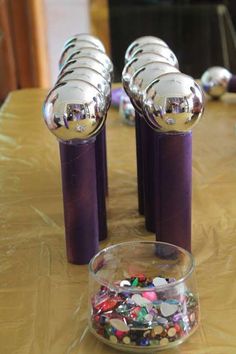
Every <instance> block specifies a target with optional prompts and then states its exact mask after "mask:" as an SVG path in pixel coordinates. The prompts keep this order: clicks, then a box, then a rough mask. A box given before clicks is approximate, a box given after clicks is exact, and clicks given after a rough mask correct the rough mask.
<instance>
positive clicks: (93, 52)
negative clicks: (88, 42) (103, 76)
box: [68, 47, 113, 75]
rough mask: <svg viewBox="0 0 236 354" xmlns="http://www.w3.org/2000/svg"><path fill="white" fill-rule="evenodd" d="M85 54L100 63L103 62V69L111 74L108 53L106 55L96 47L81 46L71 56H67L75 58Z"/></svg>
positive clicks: (111, 68) (111, 66) (70, 58)
mask: <svg viewBox="0 0 236 354" xmlns="http://www.w3.org/2000/svg"><path fill="white" fill-rule="evenodd" d="M85 55H86V56H87V57H90V58H94V59H96V60H97V61H99V62H100V63H101V64H103V66H104V67H105V69H106V70H107V71H108V72H109V73H110V74H111V75H112V73H113V64H112V61H111V59H110V58H109V57H108V55H106V54H105V53H103V52H102V51H101V50H99V49H97V48H90V47H87V48H81V49H79V50H78V51H75V52H73V53H72V54H71V56H70V57H69V58H68V60H72V59H77V58H79V57H80V56H85Z"/></svg>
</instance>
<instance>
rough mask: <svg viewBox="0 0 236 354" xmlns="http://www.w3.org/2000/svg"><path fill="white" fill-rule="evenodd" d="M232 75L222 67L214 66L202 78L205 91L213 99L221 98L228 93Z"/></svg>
mask: <svg viewBox="0 0 236 354" xmlns="http://www.w3.org/2000/svg"><path fill="white" fill-rule="evenodd" d="M231 77H232V74H231V73H230V72H229V70H227V69H225V68H223V67H221V66H213V67H212V68H210V69H208V70H206V71H205V72H204V74H203V75H202V77H201V85H202V88H203V90H204V91H205V92H206V93H207V94H208V95H209V96H211V97H213V98H219V97H220V96H222V95H223V94H224V93H225V92H226V91H227V87H228V84H229V81H230V79H231Z"/></svg>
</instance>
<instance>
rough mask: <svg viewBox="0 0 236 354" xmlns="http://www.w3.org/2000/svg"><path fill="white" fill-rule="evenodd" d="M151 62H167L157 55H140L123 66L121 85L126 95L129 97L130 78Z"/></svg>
mask: <svg viewBox="0 0 236 354" xmlns="http://www.w3.org/2000/svg"><path fill="white" fill-rule="evenodd" d="M152 62H162V63H168V60H167V59H166V58H164V57H163V56H161V55H159V54H157V53H142V54H140V55H139V56H138V57H135V58H133V59H131V60H130V61H129V62H128V63H127V64H126V65H125V67H124V69H123V72H122V83H123V86H124V89H125V91H126V93H127V94H128V95H131V92H130V91H129V83H130V80H131V77H132V76H133V75H134V74H135V72H136V71H137V70H138V69H140V68H141V67H143V66H144V65H146V64H147V63H152Z"/></svg>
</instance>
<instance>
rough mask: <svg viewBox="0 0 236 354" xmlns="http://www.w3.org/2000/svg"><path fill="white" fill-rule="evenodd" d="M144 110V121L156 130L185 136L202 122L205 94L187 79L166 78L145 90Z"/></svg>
mask: <svg viewBox="0 0 236 354" xmlns="http://www.w3.org/2000/svg"><path fill="white" fill-rule="evenodd" d="M143 110H144V117H145V119H146V120H147V122H148V123H149V124H150V125H151V127H153V128H154V129H155V130H157V131H162V132H186V131H188V130H191V129H192V128H193V126H194V125H195V124H196V123H197V122H198V121H199V120H200V119H201V116H202V114H203V110H204V96H203V92H202V90H201V87H200V86H199V85H198V84H197V83H196V82H195V81H194V79H193V78H192V77H190V76H188V75H185V74H182V73H168V74H163V75H161V76H159V78H158V79H156V80H154V81H153V82H152V83H151V84H150V85H149V86H148V87H147V88H146V90H145V92H144V94H143Z"/></svg>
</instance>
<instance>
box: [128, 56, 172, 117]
mask: <svg viewBox="0 0 236 354" xmlns="http://www.w3.org/2000/svg"><path fill="white" fill-rule="evenodd" d="M176 72H179V70H178V69H177V68H175V67H174V66H172V65H170V64H167V63H163V62H152V63H147V64H146V65H145V66H143V67H141V68H140V69H139V70H137V71H136V72H135V74H134V75H133V76H132V78H131V80H130V84H129V89H130V92H131V97H132V102H133V104H134V106H135V108H136V109H137V111H138V112H139V113H140V114H142V96H143V93H144V91H145V89H146V88H147V87H148V86H149V85H150V83H151V82H152V81H153V80H155V79H157V78H158V77H159V76H160V75H163V74H167V73H176Z"/></svg>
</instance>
